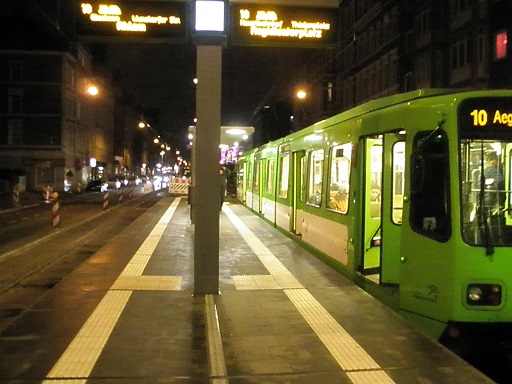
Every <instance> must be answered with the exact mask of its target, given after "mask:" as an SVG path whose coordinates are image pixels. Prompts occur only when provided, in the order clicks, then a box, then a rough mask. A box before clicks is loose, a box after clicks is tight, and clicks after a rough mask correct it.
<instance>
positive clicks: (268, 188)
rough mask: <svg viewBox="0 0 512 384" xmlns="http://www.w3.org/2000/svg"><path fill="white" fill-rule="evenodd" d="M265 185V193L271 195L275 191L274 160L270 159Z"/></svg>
mask: <svg viewBox="0 0 512 384" xmlns="http://www.w3.org/2000/svg"><path fill="white" fill-rule="evenodd" d="M266 181H267V182H266V185H265V192H266V193H267V194H269V195H271V194H272V192H273V190H274V159H270V160H268V162H267V180H266Z"/></svg>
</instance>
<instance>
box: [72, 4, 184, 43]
mask: <svg viewBox="0 0 512 384" xmlns="http://www.w3.org/2000/svg"><path fill="white" fill-rule="evenodd" d="M78 6H79V10H78V12H77V13H78V15H77V33H78V35H80V36H81V37H82V38H84V39H85V40H88V41H95V40H97V41H109V40H113V41H118V42H130V41H141V42H162V43H171V42H185V41H186V40H187V38H188V32H189V28H188V24H189V21H188V14H189V12H188V7H189V5H188V2H186V1H172V2H168V1H165V2H163V1H142V0H135V1H133V0H132V1H128V0H114V1H110V2H99V1H84V2H78Z"/></svg>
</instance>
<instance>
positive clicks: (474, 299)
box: [466, 283, 503, 307]
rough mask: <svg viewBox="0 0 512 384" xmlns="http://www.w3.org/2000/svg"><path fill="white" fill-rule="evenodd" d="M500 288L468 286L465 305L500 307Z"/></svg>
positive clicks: (480, 285)
mask: <svg viewBox="0 0 512 384" xmlns="http://www.w3.org/2000/svg"><path fill="white" fill-rule="evenodd" d="M502 291H503V289H502V286H501V285H500V284H486V283H474V284H468V286H467V290H466V303H467V304H468V305H471V306H491V307H496V306H499V305H501V298H502Z"/></svg>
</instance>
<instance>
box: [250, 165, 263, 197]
mask: <svg viewBox="0 0 512 384" xmlns="http://www.w3.org/2000/svg"><path fill="white" fill-rule="evenodd" d="M260 163H261V161H257V162H256V164H254V179H253V184H252V188H253V189H254V190H255V191H257V190H258V188H259V186H260V177H261V175H260Z"/></svg>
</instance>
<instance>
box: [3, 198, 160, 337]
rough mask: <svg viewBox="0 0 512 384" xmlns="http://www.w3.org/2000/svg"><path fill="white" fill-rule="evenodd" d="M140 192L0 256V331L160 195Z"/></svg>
mask: <svg viewBox="0 0 512 384" xmlns="http://www.w3.org/2000/svg"><path fill="white" fill-rule="evenodd" d="M158 195H159V194H157V193H150V194H147V195H143V196H140V197H137V198H134V199H133V200H130V201H127V202H125V203H123V204H122V205H121V204H118V205H116V206H112V207H110V208H109V209H108V210H106V211H102V212H100V213H94V214H93V215H91V216H90V217H87V218H85V219H83V220H80V221H79V222H76V223H73V224H70V225H68V226H66V227H63V228H59V229H57V230H56V231H54V232H51V233H49V234H47V235H45V236H42V237H40V238H39V239H37V240H34V241H31V242H29V243H27V244H25V245H23V246H21V247H17V248H15V249H12V250H10V251H8V252H4V253H2V254H1V255H0V332H1V331H2V330H3V329H5V327H7V326H8V325H9V324H10V323H11V322H12V321H14V320H15V319H16V318H18V317H19V316H21V315H22V314H23V312H24V311H26V310H28V309H29V308H31V307H32V306H33V305H34V304H35V303H36V302H37V301H38V300H39V299H40V298H41V297H43V296H44V295H45V294H46V293H47V292H48V291H49V290H50V289H52V288H53V287H54V286H55V285H57V284H58V283H59V282H60V281H61V280H62V279H64V278H66V276H67V275H68V274H69V273H71V272H72V271H73V270H74V269H76V268H77V267H78V266H79V265H80V264H81V263H83V262H84V261H86V260H87V259H88V258H89V257H91V256H92V255H93V254H94V253H95V252H97V251H98V250H99V249H100V248H101V247H103V246H104V245H105V244H107V243H108V241H110V239H112V238H113V237H114V236H116V235H117V234H119V233H120V232H121V231H122V229H123V228H124V227H125V226H127V225H129V224H131V223H132V222H133V221H135V220H136V219H137V218H138V217H139V216H140V215H142V214H143V213H144V212H145V211H146V210H147V209H148V208H150V207H151V206H152V205H153V204H155V203H157V202H158V201H159V200H160V198H161V196H158Z"/></svg>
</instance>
